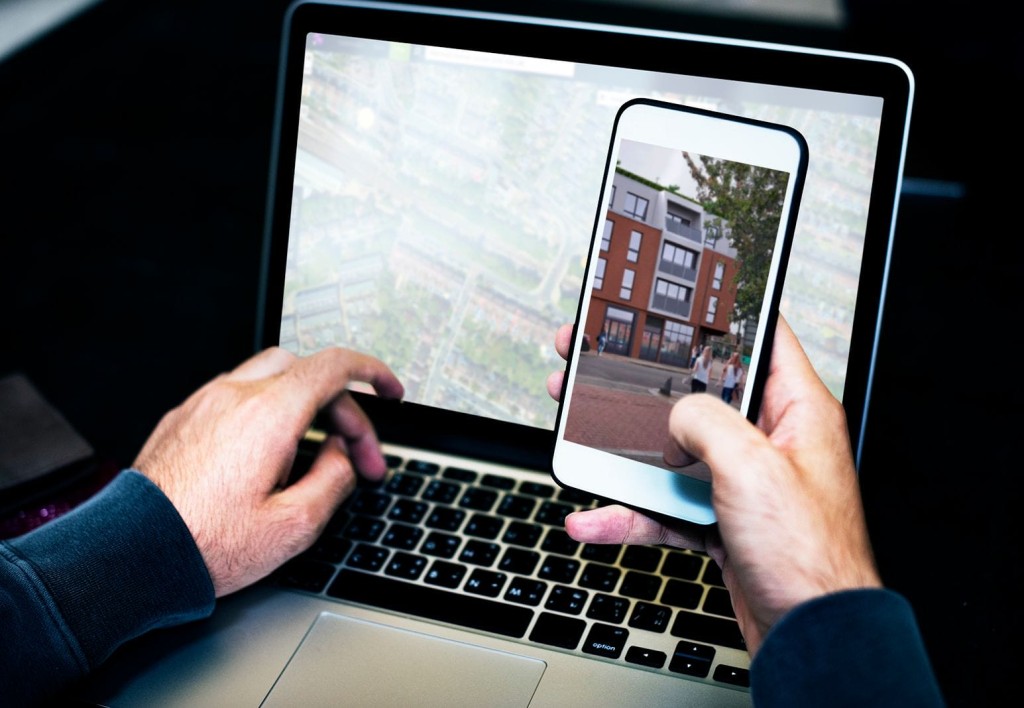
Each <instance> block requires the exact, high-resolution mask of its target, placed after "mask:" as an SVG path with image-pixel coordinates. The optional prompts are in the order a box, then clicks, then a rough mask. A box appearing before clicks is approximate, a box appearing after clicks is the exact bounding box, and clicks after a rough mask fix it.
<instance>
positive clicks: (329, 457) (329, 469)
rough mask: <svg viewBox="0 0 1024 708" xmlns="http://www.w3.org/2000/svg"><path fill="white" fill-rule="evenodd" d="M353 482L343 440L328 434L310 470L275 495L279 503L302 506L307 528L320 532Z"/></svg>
mask: <svg viewBox="0 0 1024 708" xmlns="http://www.w3.org/2000/svg"><path fill="white" fill-rule="evenodd" d="M355 486H356V477H355V472H354V471H353V470H352V463H351V461H350V460H349V457H348V455H347V454H346V450H345V442H344V441H342V440H340V439H338V438H337V437H336V436H333V435H329V436H328V437H327V439H326V440H324V442H323V444H322V445H321V446H320V450H319V451H318V452H317V456H316V459H314V460H313V464H312V465H310V468H309V471H308V472H306V474H305V475H303V476H302V478H301V479H299V480H298V481H296V482H295V483H294V484H292V485H290V486H289V487H287V488H286V489H284V490H283V491H281V492H280V494H279V495H278V497H279V501H280V502H281V503H286V504H288V505H290V506H292V507H294V508H299V509H303V510H304V516H305V519H306V521H307V523H309V524H310V526H311V528H310V529H309V530H310V531H312V532H314V533H315V534H317V535H319V533H320V532H321V531H323V529H324V527H325V526H326V525H327V522H328V520H330V518H331V516H333V515H334V512H335V511H336V510H337V508H338V506H339V505H340V504H341V502H342V501H343V500H344V499H345V498H346V497H347V496H348V495H349V494H351V493H352V491H353V490H354V489H355Z"/></svg>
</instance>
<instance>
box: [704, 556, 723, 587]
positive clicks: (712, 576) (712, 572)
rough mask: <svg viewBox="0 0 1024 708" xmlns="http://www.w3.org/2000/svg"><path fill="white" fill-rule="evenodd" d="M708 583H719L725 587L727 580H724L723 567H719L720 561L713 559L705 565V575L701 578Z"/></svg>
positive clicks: (718, 584)
mask: <svg viewBox="0 0 1024 708" xmlns="http://www.w3.org/2000/svg"><path fill="white" fill-rule="evenodd" d="M701 579H702V580H703V581H704V582H705V583H707V584H708V585H717V586H718V587H721V588H724V587H725V581H724V580H722V569H721V568H719V567H718V563H715V562H714V561H713V560H709V561H708V562H707V565H705V566H704V577H703V578H701Z"/></svg>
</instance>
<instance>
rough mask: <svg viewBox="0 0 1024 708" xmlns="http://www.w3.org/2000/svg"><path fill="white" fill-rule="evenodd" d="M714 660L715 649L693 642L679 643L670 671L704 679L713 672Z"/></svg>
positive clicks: (669, 666) (669, 667)
mask: <svg viewBox="0 0 1024 708" xmlns="http://www.w3.org/2000/svg"><path fill="white" fill-rule="evenodd" d="M714 658H715V648H714V647H708V646H704V645H703V644H695V643H693V642H679V644H677V645H676V651H675V653H674V654H673V655H672V663H670V664H669V665H668V670H669V671H675V672H676V673H677V674H686V675H687V676H699V677H701V678H704V677H706V676H707V675H708V673H709V672H710V671H711V661H712V660H713V659H714Z"/></svg>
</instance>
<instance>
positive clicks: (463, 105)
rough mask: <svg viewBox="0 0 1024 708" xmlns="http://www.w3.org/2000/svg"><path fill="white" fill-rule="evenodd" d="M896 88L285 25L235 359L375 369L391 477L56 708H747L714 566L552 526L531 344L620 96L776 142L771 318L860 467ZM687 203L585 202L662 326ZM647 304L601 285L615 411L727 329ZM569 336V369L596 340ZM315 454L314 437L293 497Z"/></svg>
mask: <svg viewBox="0 0 1024 708" xmlns="http://www.w3.org/2000/svg"><path fill="white" fill-rule="evenodd" d="M912 95H913V78H912V75H911V72H910V71H909V70H908V68H907V67H906V66H904V65H902V64H901V63H899V62H898V61H894V60H891V59H888V58H883V57H874V56H865V55H854V54H848V53H839V52H833V51H823V50H817V49H811V48H801V47H794V46H781V45H772V44H766V43H759V42H753V41H738V40H730V39H727V38H723V37H708V36H691V35H687V34H682V33H678V32H671V31H661V30H658V29H644V28H638V27H627V26H612V25H607V24H599V23H593V22H578V21H571V20H559V19H553V18H547V17H526V16H513V15H505V14H499V13H492V12H481V11H472V10H465V9H461V10H454V9H442V8H434V7H429V6H424V5H403V4H391V3H376V2H300V3H298V4H295V5H293V6H292V7H291V8H290V9H289V12H288V14H287V16H286V18H285V21H284V34H283V44H282V53H281V73H280V80H279V85H278V103H277V113H276V128H275V135H274V146H273V159H272V166H271V175H270V189H269V198H268V206H267V232H266V240H265V251H264V271H263V285H262V292H261V296H260V308H259V315H258V318H259V322H258V329H259V333H258V342H257V346H258V347H259V348H262V347H265V346H270V345H280V346H283V347H285V348H287V349H289V350H291V351H294V352H296V353H298V354H309V353H312V352H315V351H317V350H319V349H321V348H323V347H326V346H331V345H340V346H344V347H348V348H352V349H357V350H361V351H365V352H369V353H372V354H375V355H376V356H378V357H380V358H381V359H383V360H384V361H386V362H388V363H389V364H390V365H391V366H392V368H393V369H394V370H395V371H396V372H397V374H398V375H399V377H400V378H401V379H402V380H403V382H404V384H405V387H406V399H405V401H404V402H402V403H401V404H396V403H395V402H388V401H383V400H380V399H378V398H376V397H375V396H373V395H372V394H371V393H370V392H367V391H363V390H354V391H353V395H354V396H356V397H357V398H358V400H359V401H360V403H361V405H362V406H363V407H364V408H365V409H366V411H367V412H368V413H369V414H370V416H371V417H372V418H373V420H374V422H375V424H376V426H377V430H378V433H379V435H380V437H381V439H382V440H383V441H384V444H385V451H386V455H387V458H388V462H389V467H390V470H391V471H390V472H389V475H388V477H387V478H386V479H385V480H384V481H383V482H382V483H380V484H378V485H365V484H364V485H363V486H361V487H360V488H359V489H357V491H356V492H355V493H354V494H353V496H352V497H351V499H350V500H349V501H348V502H347V503H346V504H345V506H344V507H343V508H342V509H341V510H340V511H339V512H338V514H337V516H336V517H335V518H334V519H333V520H332V522H331V524H330V525H329V527H328V529H327V530H326V532H325V533H324V535H323V536H322V537H321V538H320V539H319V540H318V541H317V543H316V544H315V545H314V546H313V547H312V548H311V549H310V550H309V551H307V552H306V553H304V554H302V555H301V556H299V557H298V558H296V559H294V560H293V561H291V562H290V563H288V564H287V565H285V566H284V567H283V568H281V569H280V570H279V571H278V572H277V573H275V574H274V575H273V576H272V577H270V578H268V579H267V580H266V581H265V582H261V583H259V584H257V585H256V586H254V587H252V588H249V589H247V590H245V591H243V592H240V593H238V594H236V595H233V596H231V597H229V598H225V599H224V600H221V601H219V602H218V607H217V609H216V611H215V612H214V614H213V616H212V617H211V618H209V619H208V620H204V621H201V622H195V623H192V624H189V625H186V626H183V627H178V628H174V629H170V630H161V631H158V632H154V633H152V634H150V635H147V636H145V637H143V638H141V639H139V640H137V641H135V642H132V643H131V644H130V645H128V646H127V647H125V648H124V649H123V650H121V651H119V652H118V653H117V654H116V655H115V656H114V657H112V658H111V660H110V661H109V662H108V663H107V664H106V665H105V666H104V667H102V668H101V670H100V671H99V672H98V673H97V674H96V675H95V677H94V678H93V679H92V680H91V681H90V682H89V683H88V684H87V685H86V686H85V687H84V689H83V692H82V695H83V696H85V697H86V698H87V699H88V700H90V701H92V702H93V703H96V704H100V705H110V706H131V705H145V706H154V705H217V706H225V705H238V706H264V705H265V706H294V705H359V706H364V705H438V706H440V705H443V706H459V705H467V706H469V705H472V706H479V705H489V706H491V705H493V706H506V705H507V706H527V705H529V706H565V705H584V704H590V705H615V704H618V705H623V704H634V703H640V702H642V703H644V704H646V705H662V704H666V705H667V704H671V705H681V704H687V705H714V706H744V705H749V702H750V693H749V658H748V656H747V653H746V649H745V645H744V643H743V640H742V637H741V635H740V633H739V630H738V627H737V624H736V621H735V618H734V616H733V613H732V609H731V605H730V601H729V597H728V593H727V592H726V590H725V588H724V586H723V584H722V579H721V574H720V573H718V572H717V567H716V566H715V564H714V562H713V561H711V560H710V559H709V558H708V557H707V556H705V555H702V554H699V553H693V552H689V551H682V550H678V549H670V548H662V547H639V546H630V547H620V546H592V545H586V544H578V543H576V542H575V541H573V540H572V539H571V538H569V537H568V536H567V535H566V534H565V532H564V529H563V526H562V521H563V519H564V518H565V515H566V514H567V513H569V512H570V511H573V510H575V509H581V508H588V507H591V506H594V505H598V504H601V503H604V502H603V500H599V499H593V498H590V497H588V496H587V495H584V494H580V493H578V492H576V491H575V490H572V489H567V488H562V487H560V486H559V485H558V484H557V483H555V481H554V480H553V479H552V476H551V474H550V458H551V450H552V428H553V426H554V421H555V415H556V412H557V403H556V402H555V401H553V400H551V398H550V397H549V396H548V394H547V392H546V390H545V385H544V382H545V378H546V376H547V375H548V374H549V373H550V372H552V371H556V370H559V369H562V368H564V362H562V360H561V359H560V358H559V357H558V356H557V354H556V353H555V350H554V346H553V340H554V334H555V331H556V329H557V328H558V327H559V326H560V325H562V324H564V323H567V322H571V321H572V318H573V317H574V316H575V313H576V310H577V305H578V302H579V300H580V298H581V297H583V296H585V295H586V294H585V293H583V292H582V291H583V281H582V274H583V266H584V259H585V254H586V252H587V249H588V247H589V244H590V239H591V235H592V231H593V228H594V213H595V208H596V203H597V199H598V197H599V191H600V186H601V178H602V172H603V166H604V159H605V151H606V149H607V145H608V142H609V134H610V130H611V128H612V122H613V118H614V115H615V112H616V111H617V109H618V108H619V107H620V106H621V105H622V104H623V103H624V102H625V101H627V100H629V99H632V98H636V97H651V98H656V99H659V100H663V101H672V102H677V103H682V104H686V105H691V106H698V107H701V108H706V109H711V110H715V111H721V112H726V113H733V114H738V115H743V116H748V117H752V118H756V119H760V120H766V121H771V122H777V123H783V124H786V125H790V126H792V127H794V128H796V129H797V130H799V131H800V132H801V133H802V134H803V135H804V137H805V138H806V140H807V143H808V145H809V154H810V160H809V166H808V171H807V177H806V184H805V187H804V194H803V200H802V204H801V207H800V212H799V217H798V220H797V226H796V232H795V237H794V241H793V245H792V253H791V256H790V262H789V267H788V271H787V276H786V282H785V286H784V291H783V298H782V302H781V312H782V313H783V314H784V316H785V317H786V318H787V320H788V321H789V323H790V324H791V325H792V327H793V329H794V330H795V331H796V333H797V334H798V336H799V337H800V339H801V341H802V342H803V345H804V346H805V348H806V349H807V352H808V354H809V355H810V358H811V360H812V362H813V364H814V365H815V367H816V369H817V370H818V372H819V373H820V374H821V376H822V377H823V379H824V380H825V381H826V383H827V384H828V386H829V388H830V389H831V390H832V391H833V392H834V393H835V394H836V395H837V396H838V397H840V398H841V400H842V401H843V404H844V406H845V407H846V410H847V413H848V419H849V425H850V435H851V439H852V440H853V442H854V448H855V451H856V454H857V456H858V459H859V456H860V450H861V439H862V433H863V431H864V427H865V416H866V413H867V411H868V403H869V394H870V390H871V378H872V371H873V362H874V357H875V348H876V339H877V334H878V331H879V326H880V321H881V316H882V304H883V300H884V293H885V286H886V273H887V265H888V260H889V253H890V246H891V242H892V235H893V223H894V216H895V211H896V205H897V195H898V193H899V189H900V183H901V178H902V168H903V159H904V150H905V142H906V137H907V130H908V126H909V116H910V109H911V104H912ZM624 169H625V166H624ZM670 179H671V180H673V181H672V182H670V181H669V180H670ZM689 189H692V188H691V187H687V186H686V180H685V177H683V178H677V177H676V176H673V175H669V174H668V173H667V172H663V171H661V168H660V167H658V166H657V165H654V166H648V167H646V168H643V169H642V170H641V169H640V168H638V167H631V168H630V169H628V170H626V171H625V172H624V173H623V176H622V179H621V190H622V191H623V192H624V194H623V195H622V196H623V197H624V198H623V199H621V200H615V201H613V204H612V206H611V209H612V210H613V211H614V212H615V213H616V214H618V216H619V217H622V218H623V219H625V218H626V217H627V216H628V218H630V219H633V220H634V221H635V222H637V223H641V222H642V223H643V224H644V233H645V234H648V235H650V237H647V238H645V239H644V240H643V242H642V243H640V244H639V247H640V248H656V249H659V259H660V260H659V261H658V262H659V265H658V266H657V268H656V269H655V271H654V272H653V273H652V274H650V275H649V276H645V277H650V278H660V279H664V280H665V281H666V282H668V283H674V284H675V285H677V286H679V287H677V288H675V289H674V290H673V291H672V292H673V293H675V295H674V301H675V300H679V298H680V297H682V296H681V295H680V293H681V292H684V289H682V286H684V285H685V284H686V278H690V279H691V280H694V279H698V280H700V279H701V278H703V280H700V282H699V283H691V285H692V286H693V287H692V288H691V290H693V291H697V290H700V291H701V292H712V291H711V290H709V288H713V287H715V285H714V284H713V283H712V282H711V281H712V280H714V278H715V271H714V269H700V268H690V269H687V268H680V261H679V259H677V258H676V256H680V257H683V256H685V257H687V258H688V257H690V256H691V255H692V256H693V257H694V258H696V261H697V262H698V263H699V262H700V259H702V258H707V257H708V254H711V253H719V254H720V253H723V252H726V253H727V252H728V246H727V244H722V243H721V242H720V241H719V239H720V236H721V234H720V233H717V232H716V231H715V229H713V228H710V227H711V226H712V225H713V224H714V223H716V222H715V220H714V219H706V220H702V219H701V218H700V217H701V216H702V207H701V201H700V198H699V195H698V194H696V193H691V192H689V191H688V190H689ZM669 194H671V195H672V197H671V198H667V196H666V195H669ZM630 195H631V196H630ZM639 200H643V201H645V202H647V206H648V207H649V208H645V209H642V210H641V209H639V208H638V207H639V204H640V201H639ZM663 202H665V203H664V204H663ZM627 204H628V206H627ZM666 204H668V206H666ZM672 204H674V205H675V206H677V207H678V206H680V205H682V206H684V207H685V209H684V210H683V211H682V212H680V211H679V210H678V209H670V208H669V207H670V206H671V205H672ZM687 210H688V211H687ZM669 212H673V213H672V214H669ZM681 217H685V220H684V219H682V218H681ZM617 220H621V219H617ZM616 237H617V234H612V235H611V237H610V238H611V239H615V238H616ZM625 238H628V236H626V237H625ZM687 254H689V255H687ZM616 285H622V284H616ZM650 285H651V284H650V283H648V284H646V286H645V287H643V288H637V289H636V290H637V291H643V292H648V293H650V295H649V297H648V298H647V299H646V301H634V300H632V299H631V298H630V297H629V296H630V294H631V292H630V289H628V288H621V289H620V288H616V290H620V297H619V298H617V299H616V301H615V302H614V303H610V305H609V307H612V310H610V311H609V312H607V313H606V316H605V320H606V323H607V324H609V325H611V326H612V327H611V328H612V329H613V330H614V332H615V340H614V348H613V351H608V352H607V353H606V355H605V356H604V357H602V359H601V362H602V366H605V367H609V368H607V369H601V370H598V369H595V370H593V371H592V372H591V374H590V375H591V376H593V377H594V378H595V379H597V378H602V377H603V380H604V381H605V383H606V384H607V385H608V386H609V387H610V388H611V387H614V388H615V389H616V390H617V391H618V392H620V393H622V394H623V395H626V396H633V397H634V398H635V399H636V400H640V399H644V398H645V397H646V398H650V397H652V396H654V397H657V396H664V395H665V392H664V391H659V390H658V388H659V386H661V387H662V388H664V385H663V383H667V381H666V379H668V380H669V381H671V380H672V378H673V377H679V378H677V379H676V381H677V383H676V386H675V387H674V389H673V391H674V392H675V393H676V394H679V393H681V391H680V390H679V389H680V386H679V383H678V382H679V381H682V380H683V377H685V374H686V372H687V370H688V369H687V367H688V366H689V361H688V360H689V354H690V351H691V346H692V345H693V344H695V343H700V344H711V345H712V346H718V347H727V346H728V345H729V344H730V342H733V343H734V342H735V337H736V336H737V333H736V331H735V328H733V327H732V326H730V323H728V321H726V324H725V325H724V326H723V325H722V324H720V323H716V319H715V318H714V317H712V316H711V315H712V314H714V313H711V312H710V310H709V307H710V305H709V301H710V300H709V299H708V298H705V300H704V301H703V306H702V307H697V306H694V307H692V308H690V312H689V314H688V316H682V315H680V314H679V312H678V310H677V309H674V308H673V307H672V303H669V302H668V301H665V299H664V298H662V299H661V300H658V301H656V300H655V298H656V297H657V296H658V293H661V292H662V291H663V290H665V288H659V287H648V286H650ZM698 286H699V287H698ZM580 334H589V335H590V336H591V337H593V338H594V339H592V342H593V343H594V344H596V336H597V332H596V331H595V332H592V333H580ZM592 354H593V355H594V356H595V357H596V352H592ZM595 360H596V359H595ZM651 381H655V382H656V383H654V384H653V385H652V384H651V383H650V382H651ZM670 388H671V387H670ZM322 437H323V429H322V427H321V426H319V425H315V426H314V427H313V428H312V429H311V430H310V432H309V434H308V435H307V439H306V440H305V441H303V446H302V449H301V450H300V457H299V461H298V462H297V463H296V465H297V472H296V473H297V474H298V473H301V467H302V464H303V461H304V460H305V461H306V462H308V460H309V458H310V455H311V454H312V452H311V451H312V450H315V446H316V444H317V442H318V440H319V439H322Z"/></svg>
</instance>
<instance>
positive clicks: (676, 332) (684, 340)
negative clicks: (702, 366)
mask: <svg viewBox="0 0 1024 708" xmlns="http://www.w3.org/2000/svg"><path fill="white" fill-rule="evenodd" d="M692 343H693V327H691V326H690V325H685V324H683V323H681V322H673V321H672V320H668V321H667V322H665V329H664V333H663V335H662V340H661V355H660V356H659V359H660V360H661V362H662V363H663V364H672V365H674V366H687V365H688V364H689V363H690V345H691V344H692Z"/></svg>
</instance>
